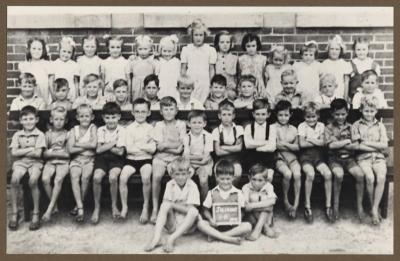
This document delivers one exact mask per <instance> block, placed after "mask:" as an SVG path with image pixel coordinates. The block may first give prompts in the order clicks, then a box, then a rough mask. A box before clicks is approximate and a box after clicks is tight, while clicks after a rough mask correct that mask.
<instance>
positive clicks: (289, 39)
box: [283, 35, 306, 43]
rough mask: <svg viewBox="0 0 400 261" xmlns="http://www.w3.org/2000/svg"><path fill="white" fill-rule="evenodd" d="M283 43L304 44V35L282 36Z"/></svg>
mask: <svg viewBox="0 0 400 261" xmlns="http://www.w3.org/2000/svg"><path fill="white" fill-rule="evenodd" d="M283 41H284V42H286V43H292V42H294V43H304V42H305V41H306V36H305V35H284V36H283Z"/></svg>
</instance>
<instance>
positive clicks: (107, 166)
mask: <svg viewBox="0 0 400 261" xmlns="http://www.w3.org/2000/svg"><path fill="white" fill-rule="evenodd" d="M102 118H103V120H104V122H105V125H104V126H102V127H100V128H98V129H97V148H96V156H95V160H94V174H93V198H94V210H93V214H92V218H91V222H92V224H97V223H98V222H99V214H100V198H101V181H102V179H103V177H104V176H105V175H107V173H108V174H109V180H110V192H111V209H112V216H113V218H116V217H118V216H119V211H118V208H117V197H118V177H119V174H120V173H121V169H122V167H123V166H124V159H123V157H122V155H123V154H124V148H123V147H122V146H121V145H122V141H123V138H124V133H125V129H124V128H123V127H122V126H120V125H118V121H119V120H120V118H121V108H120V107H119V105H118V104H116V103H115V102H107V103H106V104H105V105H104V106H103V111H102Z"/></svg>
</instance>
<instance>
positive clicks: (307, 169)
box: [303, 165, 315, 181]
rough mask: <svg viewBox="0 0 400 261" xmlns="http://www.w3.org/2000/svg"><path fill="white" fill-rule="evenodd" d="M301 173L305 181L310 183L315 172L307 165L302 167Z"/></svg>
mask: <svg viewBox="0 0 400 261" xmlns="http://www.w3.org/2000/svg"><path fill="white" fill-rule="evenodd" d="M303 171H304V173H305V174H306V179H307V180H311V181H313V180H314V177H315V171H314V168H313V167H312V166H309V165H307V166H303Z"/></svg>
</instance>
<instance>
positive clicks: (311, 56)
mask: <svg viewBox="0 0 400 261" xmlns="http://www.w3.org/2000/svg"><path fill="white" fill-rule="evenodd" d="M301 59H302V60H303V62H304V63H306V64H311V63H312V62H313V61H315V50H314V49H310V50H307V51H305V52H303V56H302V57H301Z"/></svg>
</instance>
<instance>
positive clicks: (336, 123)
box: [332, 120, 351, 128]
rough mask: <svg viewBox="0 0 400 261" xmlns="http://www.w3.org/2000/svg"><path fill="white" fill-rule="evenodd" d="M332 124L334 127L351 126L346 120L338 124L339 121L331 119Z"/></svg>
mask: <svg viewBox="0 0 400 261" xmlns="http://www.w3.org/2000/svg"><path fill="white" fill-rule="evenodd" d="M332 125H333V126H335V127H342V128H347V127H348V126H349V125H350V126H351V124H350V123H349V122H347V121H345V122H344V125H339V123H338V122H336V121H334V120H333V121H332Z"/></svg>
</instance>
